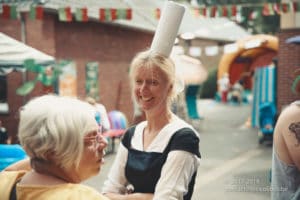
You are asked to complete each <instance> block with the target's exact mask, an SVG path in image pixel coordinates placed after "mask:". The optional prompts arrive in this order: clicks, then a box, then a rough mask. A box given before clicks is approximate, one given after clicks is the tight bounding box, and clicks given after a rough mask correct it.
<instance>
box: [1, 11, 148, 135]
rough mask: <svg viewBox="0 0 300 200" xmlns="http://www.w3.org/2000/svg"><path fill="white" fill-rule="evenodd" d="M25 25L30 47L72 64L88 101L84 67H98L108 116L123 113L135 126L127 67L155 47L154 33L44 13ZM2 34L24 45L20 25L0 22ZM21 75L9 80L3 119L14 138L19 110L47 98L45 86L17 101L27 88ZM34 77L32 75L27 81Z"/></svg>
mask: <svg viewBox="0 0 300 200" xmlns="http://www.w3.org/2000/svg"><path fill="white" fill-rule="evenodd" d="M23 17H24V19H25V21H26V27H25V30H26V39H25V41H26V44H28V45H30V46H32V47H34V48H36V49H38V50H40V51H42V52H45V53H47V54H49V55H51V56H54V57H55V58H56V59H57V60H60V59H71V60H73V61H75V62H76V66H77V77H78V80H77V83H78V88H77V94H78V95H79V97H81V98H84V97H85V64H86V63H87V62H91V61H97V62H99V88H100V89H99V90H100V98H101V100H100V101H101V103H103V104H104V105H105V106H106V108H107V111H111V110H115V109H117V110H120V111H122V112H124V113H125V115H126V116H127V118H128V120H129V123H131V122H132V115H133V112H132V111H133V106H132V102H131V93H130V87H129V81H128V78H127V75H128V67H129V64H130V61H131V59H132V58H133V56H134V55H135V54H136V53H137V52H138V51H141V50H144V49H146V48H147V47H149V46H150V44H151V41H152V37H153V33H148V32H143V31H139V30H133V29H128V28H126V27H120V26H115V25H109V24H103V23H99V22H93V21H89V22H71V23H64V22H60V21H58V19H57V15H55V14H49V13H45V17H44V19H43V20H41V21H39V20H35V21H32V20H29V19H28V16H27V15H26V14H23ZM0 32H3V33H5V34H7V35H9V36H11V37H14V38H16V39H17V40H21V23H20V21H19V20H7V19H0ZM22 78H23V77H22V73H21V72H13V73H10V74H9V75H8V76H7V80H8V103H9V107H10V113H9V114H8V115H0V120H2V121H3V124H4V125H5V127H6V128H7V129H8V132H9V134H11V135H12V136H13V137H14V136H15V135H16V133H17V128H18V127H17V124H18V112H17V111H18V109H19V108H20V107H21V106H22V105H23V104H24V103H26V102H27V101H28V100H29V99H30V98H32V97H33V96H38V95H41V94H43V93H44V91H43V87H42V85H41V84H38V85H37V87H36V88H35V89H34V91H33V92H32V93H31V94H30V95H28V96H27V97H20V96H17V95H16V93H15V91H16V89H17V88H18V87H19V86H21V84H22ZM33 78H34V74H30V73H29V74H28V77H27V80H31V79H33Z"/></svg>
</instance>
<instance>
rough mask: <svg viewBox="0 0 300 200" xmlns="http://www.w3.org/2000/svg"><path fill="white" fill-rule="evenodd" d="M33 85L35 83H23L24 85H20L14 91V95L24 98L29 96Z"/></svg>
mask: <svg viewBox="0 0 300 200" xmlns="http://www.w3.org/2000/svg"><path fill="white" fill-rule="evenodd" d="M35 83H36V81H28V82H26V83H24V85H22V86H21V87H19V88H18V89H17V90H16V93H17V94H18V95H20V96H25V95H27V94H29V93H30V92H31V91H32V90H33V89H34V86H35Z"/></svg>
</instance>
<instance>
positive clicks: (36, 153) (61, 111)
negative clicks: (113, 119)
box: [18, 95, 97, 169]
mask: <svg viewBox="0 0 300 200" xmlns="http://www.w3.org/2000/svg"><path fill="white" fill-rule="evenodd" d="M94 130H97V123H96V120H95V118H94V109H93V108H92V106H91V105H89V104H88V103H86V102H83V101H81V100H78V99H75V98H70V97H60V96H56V95H44V96H41V97H36V98H34V99H32V100H31V101H29V102H28V103H27V104H26V105H25V106H24V107H22V108H21V109H20V124H19V131H18V137H19V140H20V143H21V145H22V146H23V147H24V149H25V151H26V153H27V154H28V155H29V157H31V158H39V159H43V160H46V161H49V154H50V155H51V162H54V164H56V165H58V166H60V167H63V168H65V169H69V168H70V167H74V166H75V167H78V165H79V162H80V159H81V156H82V152H83V148H84V142H83V137H84V135H85V134H87V133H89V132H91V131H94Z"/></svg>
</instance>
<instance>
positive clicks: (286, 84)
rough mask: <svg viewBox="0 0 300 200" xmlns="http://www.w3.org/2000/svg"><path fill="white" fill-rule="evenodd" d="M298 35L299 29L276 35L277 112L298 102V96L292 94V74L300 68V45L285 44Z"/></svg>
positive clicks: (287, 30)
mask: <svg viewBox="0 0 300 200" xmlns="http://www.w3.org/2000/svg"><path fill="white" fill-rule="evenodd" d="M296 35H300V29H285V30H281V31H280V33H279V34H278V37H279V52H278V67H277V106H278V109H279V111H280V110H281V109H282V107H283V106H285V105H287V104H289V103H291V102H293V101H295V100H299V97H300V96H299V94H298V95H297V94H293V93H292V91H291V86H292V83H293V80H294V79H293V78H292V73H293V71H294V70H295V69H297V68H300V45H296V44H286V42H285V41H286V39H288V38H290V37H293V36H296Z"/></svg>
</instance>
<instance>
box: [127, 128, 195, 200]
mask: <svg viewBox="0 0 300 200" xmlns="http://www.w3.org/2000/svg"><path fill="white" fill-rule="evenodd" d="M134 131H135V127H131V128H130V129H128V131H127V132H126V133H125V135H124V138H123V139H122V143H123V145H124V146H125V147H126V148H127V150H128V159H127V163H126V167H125V176H126V178H127V180H128V181H129V183H130V184H132V185H133V187H134V192H140V193H154V191H155V186H156V184H157V182H158V180H159V178H160V173H161V170H162V167H163V165H164V163H165V161H166V159H167V157H168V153H169V152H170V151H172V150H184V151H188V152H190V153H193V154H195V155H197V156H198V157H199V158H200V152H199V138H198V137H197V136H196V135H195V133H194V131H193V130H192V129H190V128H182V129H179V130H178V131H176V132H175V133H174V134H173V136H172V137H171V139H170V141H169V143H168V145H167V147H166V148H165V149H164V151H163V152H162V153H158V152H145V151H139V150H135V149H132V148H131V145H130V144H131V139H132V136H133V135H134ZM182 137H185V138H187V137H188V139H185V141H189V142H184V143H183V142H181V141H182V140H181V138H182ZM195 178H196V172H195V173H194V174H193V177H192V179H191V181H190V183H189V186H188V193H187V194H185V195H184V200H189V199H191V197H192V194H193V189H194V184H195Z"/></svg>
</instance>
